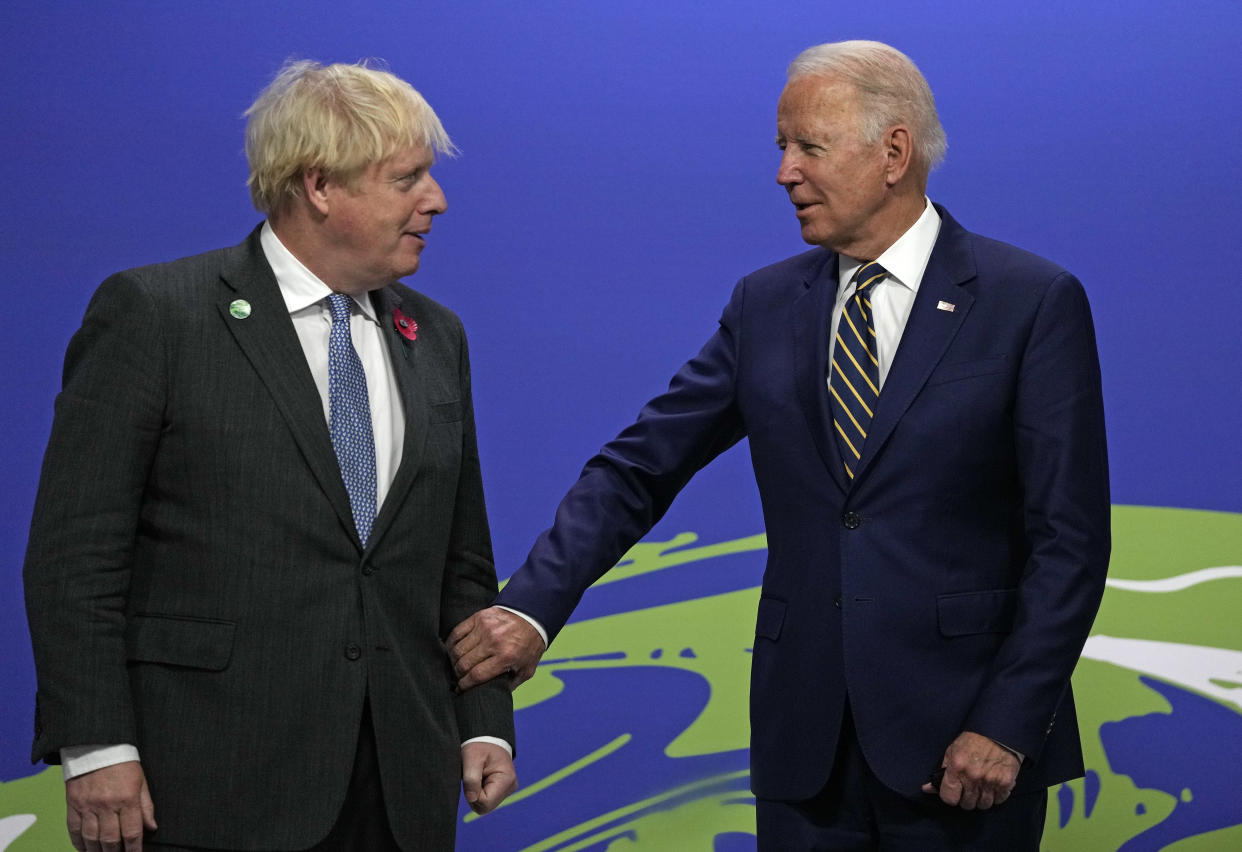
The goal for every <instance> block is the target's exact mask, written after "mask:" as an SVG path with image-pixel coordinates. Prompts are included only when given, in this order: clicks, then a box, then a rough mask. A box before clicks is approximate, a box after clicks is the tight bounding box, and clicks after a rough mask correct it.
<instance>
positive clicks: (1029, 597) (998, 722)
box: [965, 273, 1110, 761]
mask: <svg viewBox="0 0 1242 852" xmlns="http://www.w3.org/2000/svg"><path fill="white" fill-rule="evenodd" d="M1014 430H1015V435H1014V440H1015V446H1016V447H1017V459H1018V470H1019V477H1020V485H1021V490H1022V498H1023V509H1022V520H1023V526H1024V529H1025V536H1026V541H1027V545H1028V547H1029V555H1028V557H1027V560H1026V565H1025V568H1024V570H1023V573H1022V576H1021V579H1020V581H1019V585H1018V608H1017V614H1016V617H1015V622H1014V627H1013V631H1012V633H1011V634H1010V635H1009V637H1008V638H1007V640H1006V641H1005V643H1004V645H1003V646H1002V647H1001V651H1000V654H999V655H998V657H997V659H996V661H995V664H994V667H993V670H992V673H991V677H990V678H989V680H988V682H987V685H986V686H985V688H984V690H983V692H982V693H981V695H980V696H979V698H978V700H977V701H976V702H975V705H974V707H973V709H972V712H971V714H970V718H969V719H968V721H967V724H966V726H965V728H966V730H972V731H976V732H978V733H982V734H985V735H987V736H990V737H992V738H993V739H995V740H997V741H999V742H1003V743H1005V744H1006V745H1007V746H1010V747H1011V748H1014V749H1017V750H1018V751H1020V752H1022V753H1023V754H1025V755H1026V756H1027V758H1028V759H1030V760H1036V761H1037V760H1038V759H1039V754H1040V751H1041V749H1042V748H1043V744H1044V740H1045V739H1046V737H1047V735H1048V733H1049V732H1051V730H1052V726H1053V724H1054V721H1055V715H1056V710H1057V707H1058V705H1059V704H1060V703H1061V700H1062V697H1063V696H1064V695H1065V694H1066V692H1067V690H1068V689H1069V683H1070V676H1071V674H1072V673H1073V670H1074V666H1075V664H1076V663H1077V661H1078V657H1079V655H1080V654H1081V652H1082V647H1083V644H1084V643H1085V642H1086V640H1087V636H1088V633H1089V632H1090V629H1091V624H1092V622H1093V620H1094V618H1095V614H1096V611H1097V610H1098V608H1099V605H1100V600H1101V598H1102V596H1103V592H1104V581H1105V576H1106V574H1107V570H1108V558H1109V550H1110V534H1109V528H1110V504H1109V485H1108V455H1107V449H1106V445H1105V433H1104V404H1103V398H1102V393H1101V387H1100V368H1099V359H1098V355H1097V352H1096V341H1095V331H1094V328H1093V325H1092V321H1091V312H1090V308H1089V307H1088V304H1087V298H1086V294H1085V293H1084V292H1083V288H1082V285H1081V284H1080V283H1079V282H1078V281H1077V279H1075V278H1074V277H1073V276H1072V275H1069V274H1068V273H1062V274H1061V275H1060V276H1059V277H1057V278H1056V279H1055V280H1054V281H1053V282H1052V284H1051V285H1050V286H1049V288H1048V290H1047V293H1046V294H1045V296H1044V298H1043V301H1042V303H1041V304H1040V306H1039V308H1038V310H1037V312H1036V315H1035V319H1034V323H1033V326H1032V329H1031V333H1030V336H1029V338H1028V343H1027V346H1026V351H1025V352H1024V353H1023V354H1022V361H1021V367H1020V370H1019V378H1018V384H1017V390H1016V398H1015V400H1014Z"/></svg>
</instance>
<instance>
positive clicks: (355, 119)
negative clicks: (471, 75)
mask: <svg viewBox="0 0 1242 852" xmlns="http://www.w3.org/2000/svg"><path fill="white" fill-rule="evenodd" d="M245 115H246V159H247V161H249V163H250V177H249V178H248V179H247V181H246V185H247V186H248V187H250V197H251V199H252V200H253V201H254V206H255V208H256V209H258V210H259V211H260V212H262V213H265V214H267V215H269V216H270V215H271V214H272V213H273V212H274V211H277V210H279V209H280V207H281V206H282V205H284V204H286V203H287V202H288V201H290V200H292V199H295V198H300V197H301V195H302V175H303V173H304V172H305V171H306V170H307V169H321V170H322V171H324V172H325V173H326V174H328V175H330V176H332V177H335V178H337V179H339V180H341V181H344V182H348V181H350V180H352V179H354V178H355V177H357V176H358V175H359V174H361V173H362V171H363V170H364V169H366V167H367V166H369V165H371V164H373V163H379V162H382V161H383V160H386V159H387V158H389V157H391V156H392V155H393V154H396V153H397V152H398V151H401V150H403V149H405V148H409V147H413V146H420V145H421V146H422V147H424V148H427V149H430V150H433V151H436V152H439V153H441V154H445V155H448V156H452V155H453V154H455V153H457V149H456V148H455V147H454V146H453V142H452V140H450V139H449V137H448V134H447V133H445V131H444V126H443V125H442V124H440V119H439V118H437V117H436V114H435V112H434V111H433V110H432V109H431V106H430V105H429V104H428V103H427V101H426V100H424V98H423V96H422V95H420V94H419V93H418V92H417V91H415V89H414V87H413V86H411V85H410V84H409V83H407V82H405V81H404V80H402V79H401V78H400V77H397V76H396V75H394V74H391V73H389V72H388V71H383V70H380V69H378V68H374V67H370V65H368V63H366V62H360V63H358V64H356V65H345V64H335V65H321V64H320V63H318V62H313V61H311V60H306V59H303V60H291V61H289V62H286V63H285V64H284V66H283V67H282V68H281V69H280V71H279V73H277V75H276V78H275V79H274V80H272V82H271V83H270V84H269V85H268V86H267V88H265V89H264V90H263V91H262V92H261V93H260V94H259V97H258V98H257V99H256V100H255V102H254V103H253V104H251V106H250V108H249V109H248V110H246V112H245Z"/></svg>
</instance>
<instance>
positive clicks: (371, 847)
mask: <svg viewBox="0 0 1242 852" xmlns="http://www.w3.org/2000/svg"><path fill="white" fill-rule="evenodd" d="M155 807H156V813H157V814H158V813H159V802H156V803H155ZM221 819H228V815H227V814H222V815H221ZM142 848H143V849H144V850H152V852H227V850H215V849H212V850H206V849H200V848H199V847H192V846H171V845H169V844H166V843H156V842H153V841H150V840H146V841H143V845H142ZM239 852H240V850H239ZM247 852H249V850H247ZM306 852H401V847H399V846H398V845H397V841H396V840H395V839H393V836H392V829H391V828H390V827H389V825H388V812H387V811H386V810H385V808H384V795H383V791H382V790H381V789H380V773H379V756H378V749H377V747H376V744H375V727H374V725H373V724H372V723H371V705H370V702H367V703H366V704H365V705H364V707H363V711H362V729H361V731H360V733H359V735H358V752H357V755H356V756H355V757H354V770H353V773H352V775H351V776H350V778H349V789H348V790H347V791H346V793H345V804H344V805H343V806H342V807H341V813H340V814H339V815H338V816H337V818H336V824H335V825H333V826H332V830H331V831H330V832H328V836H327V837H326V838H324V839H323V840H322V841H320V842H319V843H317V844H315V845H314V846H312V847H310V849H309V850H306Z"/></svg>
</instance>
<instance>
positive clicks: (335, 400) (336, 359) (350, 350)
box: [328, 293, 375, 545]
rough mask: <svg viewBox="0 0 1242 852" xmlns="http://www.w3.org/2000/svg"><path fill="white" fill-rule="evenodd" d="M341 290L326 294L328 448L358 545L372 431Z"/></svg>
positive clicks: (368, 495) (369, 512)
mask: <svg viewBox="0 0 1242 852" xmlns="http://www.w3.org/2000/svg"><path fill="white" fill-rule="evenodd" d="M352 301H353V299H351V298H350V297H349V296H346V295H344V294H342V293H333V294H332V295H331V296H329V297H328V307H329V309H330V310H331V311H332V333H331V335H330V336H329V337H328V407H329V410H330V412H331V416H330V418H329V426H330V428H331V431H332V448H333V449H334V450H336V461H337V464H339V465H340V466H341V478H342V479H344V480H345V490H346V491H348V492H349V505H350V508H351V509H352V510H353V513H354V526H355V527H357V529H358V538H359V539H361V540H362V543H363V545H365V544H366V543H367V537H368V536H370V535H371V524H372V523H373V522H374V521H375V436H374V435H373V434H372V432H371V403H370V400H369V398H368V397H367V374H366V373H365V372H364V371H363V369H362V361H360V360H359V359H358V352H357V350H355V349H354V341H353V338H352V337H351V336H350V333H349V306H350V303H351V302H352Z"/></svg>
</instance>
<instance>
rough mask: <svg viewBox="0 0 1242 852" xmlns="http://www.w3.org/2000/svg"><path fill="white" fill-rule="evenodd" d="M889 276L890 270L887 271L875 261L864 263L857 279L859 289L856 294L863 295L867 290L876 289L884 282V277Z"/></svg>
mask: <svg viewBox="0 0 1242 852" xmlns="http://www.w3.org/2000/svg"><path fill="white" fill-rule="evenodd" d="M887 274H888V270H886V269H885V268H884V267H883V266H880V264H878V263H876V262H875V261H874V260H873V261H871V262H870V263H864V264H863V265H862V267H860V268H859V270H858V276H857V278H856V279H855V280H856V281H857V282H858V287H857V289H856V290H855V292H857V293H862V292H865V291H866V290H867V289H869V288H871V287H874V286H875V285H876V284H879V283H880V282H881V281H883V280H884V276H885V275H887Z"/></svg>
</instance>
